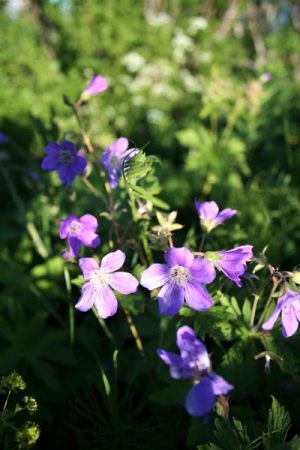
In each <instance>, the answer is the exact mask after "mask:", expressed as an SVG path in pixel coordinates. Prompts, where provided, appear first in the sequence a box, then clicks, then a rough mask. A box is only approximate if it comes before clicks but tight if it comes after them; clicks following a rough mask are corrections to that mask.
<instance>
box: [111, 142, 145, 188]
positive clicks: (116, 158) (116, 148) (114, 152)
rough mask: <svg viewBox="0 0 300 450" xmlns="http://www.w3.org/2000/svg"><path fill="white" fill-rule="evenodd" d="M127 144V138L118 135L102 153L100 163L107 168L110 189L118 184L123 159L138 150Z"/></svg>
mask: <svg viewBox="0 0 300 450" xmlns="http://www.w3.org/2000/svg"><path fill="white" fill-rule="evenodd" d="M128 145H129V143H128V139H127V138H125V137H120V138H119V139H117V140H116V141H114V142H113V143H112V144H111V145H110V146H109V147H107V149H106V150H105V151H104V152H103V153H102V164H103V166H104V167H105V169H106V170H107V173H108V176H109V184H110V186H111V188H112V189H115V188H116V187H117V186H118V183H119V176H120V175H121V173H122V165H123V161H124V159H125V158H126V157H129V158H130V157H132V156H134V155H135V154H136V153H137V151H138V150H137V149H134V148H131V149H128Z"/></svg>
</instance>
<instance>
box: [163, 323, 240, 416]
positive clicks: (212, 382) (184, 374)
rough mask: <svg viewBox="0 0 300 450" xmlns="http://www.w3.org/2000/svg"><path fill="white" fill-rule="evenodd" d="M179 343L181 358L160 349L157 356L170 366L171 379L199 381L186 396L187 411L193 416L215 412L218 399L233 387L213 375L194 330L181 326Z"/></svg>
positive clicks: (204, 349)
mask: <svg viewBox="0 0 300 450" xmlns="http://www.w3.org/2000/svg"><path fill="white" fill-rule="evenodd" d="M176 343H177V347H178V348H179V350H180V355H178V354H176V353H171V352H167V351H166V350H162V349H158V350H157V354H158V356H159V357H160V358H161V359H162V360H163V362H164V363H165V364H168V365H169V366H170V375H171V377H172V378H176V379H179V378H191V379H193V380H194V381H196V384H194V386H192V387H191V389H190V390H189V392H188V394H187V396H186V400H185V408H186V410H187V412H188V413H189V414H190V415H191V416H204V415H206V414H208V413H209V412H210V411H212V409H213V407H214V405H215V402H216V397H217V396H219V395H226V394H228V392H230V391H231V390H232V389H233V386H232V385H231V384H229V383H227V381H225V380H224V379H223V378H222V377H221V376H220V375H216V374H215V373H212V372H211V362H210V358H209V355H208V353H207V349H206V347H205V345H204V344H203V343H202V342H201V341H200V340H199V339H197V337H196V335H195V332H194V330H193V329H192V328H190V327H188V326H186V325H185V326H183V327H180V328H179V329H178V330H177V339H176ZM199 378H200V381H199Z"/></svg>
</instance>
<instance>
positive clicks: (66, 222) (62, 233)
mask: <svg viewBox="0 0 300 450" xmlns="http://www.w3.org/2000/svg"><path fill="white" fill-rule="evenodd" d="M72 222H79V219H78V217H76V216H73V214H70V215H69V216H68V217H67V218H66V219H63V220H61V221H60V227H59V237H60V238H61V239H65V238H66V237H67V236H68V228H69V226H70V225H71V223H72Z"/></svg>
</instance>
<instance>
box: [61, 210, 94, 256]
mask: <svg viewBox="0 0 300 450" xmlns="http://www.w3.org/2000/svg"><path fill="white" fill-rule="evenodd" d="M97 227H98V222H97V219H96V217H94V216H92V215H91V214H85V215H84V216H81V217H80V218H78V217H76V216H73V215H72V214H70V215H69V216H68V217H67V218H66V219H64V220H62V221H61V222H60V229H59V236H60V238H61V239H67V242H68V251H67V252H64V253H63V257H64V258H65V259H67V258H70V257H73V258H76V256H77V255H78V254H79V252H80V245H81V244H83V245H85V246H86V247H92V248H96V247H98V245H99V244H100V242H101V241H100V238H99V236H98V235H97V234H96V230H97Z"/></svg>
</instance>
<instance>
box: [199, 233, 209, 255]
mask: <svg viewBox="0 0 300 450" xmlns="http://www.w3.org/2000/svg"><path fill="white" fill-rule="evenodd" d="M206 236H207V234H206V233H203V234H202V236H201V241H200V246H199V252H202V250H203V247H204V244H205V240H206Z"/></svg>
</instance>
